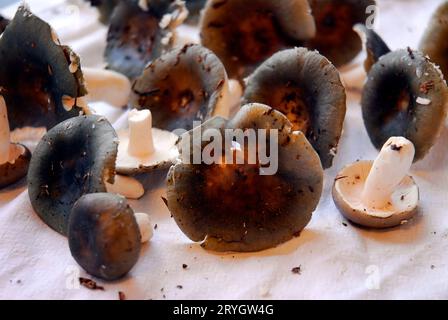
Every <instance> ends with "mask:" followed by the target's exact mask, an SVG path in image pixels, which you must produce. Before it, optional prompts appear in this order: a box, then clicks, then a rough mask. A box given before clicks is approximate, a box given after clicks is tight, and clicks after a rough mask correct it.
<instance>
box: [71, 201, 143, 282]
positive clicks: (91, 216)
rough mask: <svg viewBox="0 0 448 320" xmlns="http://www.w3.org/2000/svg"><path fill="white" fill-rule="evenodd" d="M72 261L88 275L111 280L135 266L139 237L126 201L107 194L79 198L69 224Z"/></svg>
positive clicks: (139, 246)
mask: <svg viewBox="0 0 448 320" xmlns="http://www.w3.org/2000/svg"><path fill="white" fill-rule="evenodd" d="M68 241H69V246H70V251H71V254H72V256H73V258H74V259H75V260H76V262H78V264H79V265H80V266H81V267H83V268H84V270H86V271H87V272H88V273H89V274H91V275H93V276H95V277H98V278H101V279H104V280H107V281H113V280H118V279H120V278H122V277H124V276H125V275H126V274H127V273H129V271H130V270H131V269H132V268H133V267H134V265H135V264H136V263H137V261H138V258H139V255H140V248H141V234H140V230H139V226H138V223H137V220H136V218H135V215H134V211H133V210H132V209H131V207H130V206H129V205H128V203H127V201H126V199H125V198H123V197H120V196H118V195H114V194H110V193H94V194H87V195H84V196H83V197H81V198H80V199H79V200H78V201H77V202H76V203H75V204H74V206H73V209H72V211H71V214H70V220H69V224H68Z"/></svg>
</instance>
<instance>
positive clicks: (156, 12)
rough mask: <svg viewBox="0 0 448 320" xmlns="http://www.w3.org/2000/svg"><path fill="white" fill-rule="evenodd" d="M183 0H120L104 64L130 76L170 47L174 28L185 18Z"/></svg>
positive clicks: (185, 12) (137, 73)
mask: <svg viewBox="0 0 448 320" xmlns="http://www.w3.org/2000/svg"><path fill="white" fill-rule="evenodd" d="M187 15H188V11H187V10H186V8H185V3H184V2H183V1H180V0H175V1H166V0H161V1H148V2H147V3H146V1H136V0H131V1H121V2H120V3H119V4H118V5H117V6H116V8H115V9H114V12H113V15H112V17H111V20H110V26H109V31H108V34H107V47H106V51H105V54H104V56H105V60H106V62H107V68H108V69H111V70H114V71H118V72H120V73H122V74H124V75H126V76H127V77H128V78H130V79H135V78H137V77H139V76H140V75H141V74H142V72H143V70H144V69H145V67H146V65H147V64H148V63H149V62H151V61H152V60H154V59H156V58H158V57H159V56H161V55H162V54H163V53H164V52H165V51H167V50H169V49H171V48H172V46H173V43H174V37H175V29H176V28H177V27H178V26H179V25H180V24H182V22H183V21H184V20H185V19H186V17H187Z"/></svg>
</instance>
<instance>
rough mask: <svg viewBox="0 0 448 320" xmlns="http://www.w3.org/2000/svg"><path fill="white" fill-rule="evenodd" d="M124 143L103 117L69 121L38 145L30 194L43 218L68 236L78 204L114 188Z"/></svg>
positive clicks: (83, 117)
mask: <svg viewBox="0 0 448 320" xmlns="http://www.w3.org/2000/svg"><path fill="white" fill-rule="evenodd" d="M117 145H118V138H117V135H116V133H115V130H114V129H113V128H112V126H111V124H110V123H109V122H108V121H107V120H106V119H105V118H104V117H100V116H93V115H92V116H81V117H75V118H72V119H69V120H66V121H64V122H62V123H60V124H59V125H57V126H55V127H54V128H53V129H51V130H49V131H48V133H47V134H46V135H45V136H44V137H43V139H42V140H41V141H40V143H39V144H38V146H37V148H36V150H35V151H34V155H33V157H32V159H31V163H30V168H29V173H28V194H29V197H30V200H31V204H32V206H33V208H34V210H35V211H36V213H37V214H38V215H39V217H40V218H41V219H42V220H43V221H44V222H45V223H46V224H47V225H49V226H50V227H51V228H53V229H54V230H56V231H57V232H59V233H61V234H63V235H66V234H67V225H68V218H69V215H70V212H71V209H72V207H73V204H74V203H75V202H76V201H77V200H78V199H79V198H80V197H81V196H83V195H84V194H89V193H97V192H106V191H107V187H106V182H108V183H110V184H113V182H114V176H115V160H116V156H117Z"/></svg>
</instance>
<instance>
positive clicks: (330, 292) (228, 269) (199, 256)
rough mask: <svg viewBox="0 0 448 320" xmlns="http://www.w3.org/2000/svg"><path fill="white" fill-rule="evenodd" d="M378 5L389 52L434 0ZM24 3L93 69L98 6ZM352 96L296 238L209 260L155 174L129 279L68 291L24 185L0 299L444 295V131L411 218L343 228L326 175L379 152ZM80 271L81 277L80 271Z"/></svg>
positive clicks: (407, 39)
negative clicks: (311, 209)
mask: <svg viewBox="0 0 448 320" xmlns="http://www.w3.org/2000/svg"><path fill="white" fill-rule="evenodd" d="M379 2H380V8H381V17H380V18H381V19H380V24H379V26H378V30H379V32H380V34H382V35H383V36H384V38H385V40H386V41H387V42H388V43H389V45H390V46H391V48H395V49H396V48H402V47H406V46H411V47H413V48H416V47H417V44H418V42H419V39H420V37H421V34H422V32H423V30H424V28H425V27H426V24H427V21H428V19H429V16H430V14H431V13H432V12H433V10H434V9H435V7H436V6H437V4H438V3H440V2H441V1H437V0H425V1H422V0H413V1H410V0H406V1H398V0H389V1H387V0H380V1H379ZM29 3H30V5H31V9H32V10H33V11H34V13H36V14H37V15H39V16H40V17H42V18H44V19H46V20H48V21H49V22H50V23H51V24H52V25H53V27H54V28H55V29H56V30H57V31H58V33H59V35H60V38H61V40H62V42H63V43H64V44H69V45H71V46H72V47H73V49H74V50H75V51H76V52H78V53H79V54H80V55H81V57H82V64H83V65H85V66H101V65H102V52H103V49H104V46H105V36H106V29H105V28H104V27H102V26H100V25H99V24H98V23H97V22H96V12H95V10H91V9H89V8H88V6H85V5H81V6H80V8H81V10H80V11H79V10H78V9H77V8H78V7H77V6H74V4H79V3H80V1H63V0H55V1H29ZM64 3H65V4H64ZM14 11H15V8H6V9H5V10H3V13H4V14H6V15H8V16H11V15H13V13H14ZM78 13H80V14H78ZM0 67H1V62H0ZM359 100H360V95H359V94H358V93H350V94H349V102H348V114H347V118H346V122H345V131H344V135H343V137H342V140H341V145H340V150H339V155H338V157H337V158H336V162H335V165H334V167H333V168H332V169H331V170H328V171H327V172H326V175H325V180H326V183H325V190H324V193H323V197H322V200H321V203H320V205H319V207H318V210H317V211H316V212H315V213H314V216H313V219H312V221H311V223H310V224H309V225H308V227H307V228H306V229H305V230H304V232H303V233H302V235H301V237H300V238H297V239H295V240H292V241H290V242H288V243H286V244H284V245H282V246H280V247H278V248H275V249H271V250H267V251H264V252H261V253H257V254H226V255H217V254H214V253H210V252H206V251H204V250H203V249H201V248H200V246H199V245H197V244H193V243H191V242H190V241H189V240H188V239H187V238H186V237H185V236H184V235H183V234H182V233H181V232H180V230H179V229H178V228H177V226H176V224H175V222H174V221H173V220H172V219H171V218H170V214H169V212H168V210H167V209H166V208H165V206H164V204H163V202H162V200H161V197H162V196H163V195H164V188H163V175H159V176H158V177H157V176H155V177H152V179H153V181H154V187H153V188H152V189H151V190H149V191H148V193H147V195H146V196H145V197H144V198H143V200H140V201H133V202H132V203H131V204H132V206H133V207H134V209H135V210H137V211H143V212H147V213H149V214H150V216H151V219H152V221H153V223H156V224H157V225H158V228H157V230H155V236H154V238H153V240H152V241H151V243H150V244H149V245H146V246H144V248H143V250H142V253H141V258H140V260H139V262H138V264H137V265H136V266H135V268H134V269H133V270H132V272H131V273H130V275H129V276H128V277H127V278H126V279H124V280H122V281H120V282H116V283H102V282H101V281H100V282H99V283H100V284H102V285H104V286H105V289H106V291H104V292H100V291H89V290H87V289H85V288H76V286H75V288H73V285H72V284H73V283H76V280H77V278H76V276H77V274H76V272H77V270H79V268H78V266H77V265H76V263H75V261H74V260H73V259H72V257H71V255H70V251H69V248H68V244H67V241H66V239H65V238H64V237H62V236H60V235H59V234H57V233H56V232H54V231H52V230H51V229H50V228H49V227H47V226H46V225H45V224H43V223H42V222H41V221H40V220H39V218H38V217H37V215H36V214H35V213H34V212H33V210H32V209H31V206H30V203H29V200H28V194H27V191H26V187H25V183H24V182H22V183H19V184H17V185H15V186H13V187H11V188H8V189H6V190H0V298H2V299H117V298H118V291H123V292H124V293H125V294H126V296H127V298H128V299H163V298H167V299H315V298H324V299H333V298H336V299H343V298H350V299H378V298H384V299H398V298H402V299H410V298H419V299H430V298H437V299H438V298H448V214H447V208H448V161H447V160H448V143H447V139H448V130H444V132H443V134H442V137H441V139H440V140H439V143H438V144H437V145H436V146H435V147H434V148H433V150H432V151H431V153H430V155H429V156H428V157H427V158H426V159H425V160H424V161H421V162H420V163H418V164H417V165H415V166H414V167H413V171H412V174H413V176H414V178H415V179H416V181H417V183H418V184H419V186H420V189H421V198H422V201H421V205H420V208H421V213H420V215H419V216H418V217H417V218H416V219H414V220H413V221H411V222H410V223H409V224H407V225H405V226H403V227H401V228H396V229H391V230H386V231H371V230H362V229H359V228H356V227H354V226H352V225H350V224H348V226H344V225H343V222H344V219H343V218H342V217H341V215H340V214H339V213H338V211H337V210H336V208H335V206H334V204H333V201H332V198H331V193H330V190H331V185H332V182H333V179H334V177H335V176H336V174H337V172H338V171H339V170H340V169H341V168H342V167H343V166H344V165H346V164H348V163H352V162H354V161H356V160H357V159H373V158H374V157H375V156H376V154H377V152H376V151H375V150H374V148H373V147H372V145H371V143H370V141H369V139H368V137H367V134H366V132H365V129H364V126H363V123H362V120H361V112H360V106H359ZM95 108H97V111H98V112H101V113H105V114H106V116H107V117H108V118H109V119H110V121H112V122H116V121H117V119H118V118H119V117H120V113H121V112H120V111H117V110H114V109H112V108H110V107H107V106H102V105H99V106H98V105H96V106H95ZM119 122H121V121H119ZM182 264H187V265H188V269H187V270H183V268H182ZM298 266H301V269H302V273H301V274H300V275H296V274H293V273H292V272H291V269H292V268H294V267H298ZM80 275H81V276H87V275H86V274H85V273H84V272H83V271H80ZM73 279H74V280H75V281H72V280H73ZM375 280H378V281H375ZM375 284H376V285H375ZM178 285H181V286H183V289H178V288H177V286H178ZM374 287H376V289H373V288H374Z"/></svg>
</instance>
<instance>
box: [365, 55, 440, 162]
mask: <svg viewBox="0 0 448 320" xmlns="http://www.w3.org/2000/svg"><path fill="white" fill-rule="evenodd" d="M446 102H447V86H446V83H445V81H444V79H443V75H442V73H441V71H440V69H439V68H438V67H437V66H436V65H434V63H432V62H431V61H430V60H429V59H428V58H427V57H425V56H424V55H423V54H422V53H420V52H418V51H413V50H411V49H410V48H408V49H407V50H404V49H403V50H397V51H394V52H391V53H388V54H386V55H385V56H383V57H382V58H381V60H379V61H378V62H377V63H375V64H374V65H373V66H372V68H371V70H370V72H369V74H368V79H367V82H366V84H365V86H364V89H363V94H362V102H361V104H362V112H363V118H364V124H365V126H366V129H367V132H368V134H369V137H370V139H371V141H372V143H373V144H374V146H375V147H376V148H378V149H380V148H381V147H382V146H383V145H384V143H385V142H386V141H387V140H388V139H389V138H390V137H394V136H398V137H405V138H407V139H409V140H411V141H412V143H413V144H414V146H415V149H416V155H415V161H417V160H420V159H422V158H424V157H425V155H426V154H427V153H428V151H429V150H430V149H431V147H432V146H433V145H434V143H435V141H436V140H437V138H438V137H439V135H440V133H441V130H442V128H443V125H444V120H445V117H446V112H447V108H446Z"/></svg>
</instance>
